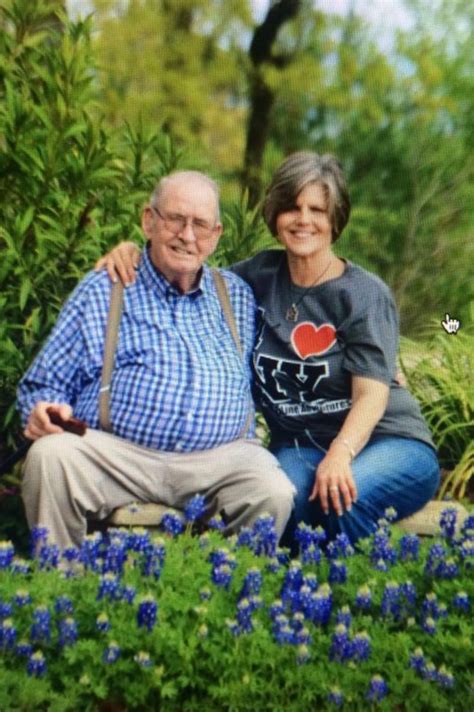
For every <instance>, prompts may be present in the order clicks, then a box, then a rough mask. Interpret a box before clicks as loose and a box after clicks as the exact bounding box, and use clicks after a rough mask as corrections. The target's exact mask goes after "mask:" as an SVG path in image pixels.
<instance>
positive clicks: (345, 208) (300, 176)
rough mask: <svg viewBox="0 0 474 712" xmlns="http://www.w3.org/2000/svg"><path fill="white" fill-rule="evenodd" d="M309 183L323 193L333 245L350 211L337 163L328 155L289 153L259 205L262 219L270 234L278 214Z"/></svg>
mask: <svg viewBox="0 0 474 712" xmlns="http://www.w3.org/2000/svg"><path fill="white" fill-rule="evenodd" d="M310 183H318V184H319V185H321V186H322V187H323V189H324V191H325V193H326V199H327V202H328V205H327V208H328V212H329V219H330V222H331V227H332V241H333V242H335V241H336V240H337V238H338V237H339V235H340V234H341V232H342V231H343V230H344V228H345V226H346V225H347V221H348V220H349V215H350V212H351V201H350V198H349V192H348V190H347V184H346V179H345V177H344V173H343V171H342V166H341V164H340V162H339V161H338V160H337V158H335V157H334V156H332V155H331V154H329V153H326V154H324V155H323V156H320V155H319V154H318V153H314V152H313V151H298V152H297V153H292V154H291V155H290V156H288V158H286V159H285V160H284V161H283V163H282V164H281V165H280V166H279V167H278V168H277V170H276V172H275V174H274V176H273V179H272V181H271V183H270V185H269V186H268V189H267V192H266V194H265V200H264V203H263V217H264V219H265V222H266V223H267V225H268V227H269V228H270V230H271V232H272V234H273V235H276V233H277V230H276V220H277V217H278V215H279V214H280V213H284V212H286V211H287V210H291V209H292V208H293V207H294V205H295V200H296V198H297V196H298V195H299V193H301V191H302V190H303V188H306V186H307V185H309V184H310Z"/></svg>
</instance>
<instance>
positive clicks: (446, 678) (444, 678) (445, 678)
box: [436, 665, 454, 688]
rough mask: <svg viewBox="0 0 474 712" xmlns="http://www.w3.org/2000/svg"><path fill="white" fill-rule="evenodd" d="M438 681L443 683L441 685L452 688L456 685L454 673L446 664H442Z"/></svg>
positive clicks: (438, 673) (437, 676)
mask: <svg viewBox="0 0 474 712" xmlns="http://www.w3.org/2000/svg"><path fill="white" fill-rule="evenodd" d="M436 681H437V682H438V683H439V684H440V685H441V687H447V688H451V687H453V686H454V677H453V674H452V673H451V672H450V671H449V670H448V669H447V668H446V666H445V665H441V667H440V668H439V670H438V672H437V675H436Z"/></svg>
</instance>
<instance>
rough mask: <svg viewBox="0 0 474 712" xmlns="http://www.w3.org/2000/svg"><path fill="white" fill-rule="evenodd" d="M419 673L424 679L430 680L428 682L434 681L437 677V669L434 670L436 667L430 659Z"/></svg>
mask: <svg viewBox="0 0 474 712" xmlns="http://www.w3.org/2000/svg"><path fill="white" fill-rule="evenodd" d="M421 675H422V677H423V679H424V680H430V682H436V680H437V678H438V671H437V670H436V667H435V665H434V663H432V662H431V661H428V662H427V663H426V664H425V666H424V668H423V670H422V671H421Z"/></svg>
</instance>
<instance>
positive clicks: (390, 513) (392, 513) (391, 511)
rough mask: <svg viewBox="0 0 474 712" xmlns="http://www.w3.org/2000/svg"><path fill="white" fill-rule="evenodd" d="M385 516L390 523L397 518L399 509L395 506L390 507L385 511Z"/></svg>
mask: <svg viewBox="0 0 474 712" xmlns="http://www.w3.org/2000/svg"><path fill="white" fill-rule="evenodd" d="M383 516H384V518H385V519H386V520H387V522H390V524H392V523H393V522H394V521H395V520H396V518H397V510H396V509H395V507H388V508H387V509H386V510H385V512H384V513H383Z"/></svg>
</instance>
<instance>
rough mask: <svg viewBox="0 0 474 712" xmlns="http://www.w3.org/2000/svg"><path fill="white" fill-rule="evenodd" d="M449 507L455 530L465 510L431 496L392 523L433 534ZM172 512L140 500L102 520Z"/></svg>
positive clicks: (147, 523)
mask: <svg viewBox="0 0 474 712" xmlns="http://www.w3.org/2000/svg"><path fill="white" fill-rule="evenodd" d="M448 507H453V508H455V509H456V510H457V513H458V516H457V522H456V531H459V528H460V527H461V526H462V524H463V522H464V520H465V519H466V518H467V516H468V511H467V510H466V508H465V507H463V505H462V504H459V502H443V501H439V500H432V501H431V502H428V504H427V505H426V506H425V507H423V509H420V511H419V512H416V514H413V515H412V516H411V517H407V518H406V519H401V520H400V521H399V522H397V523H396V526H397V527H399V528H400V529H402V530H403V531H405V532H407V533H409V534H422V535H423V536H435V535H436V534H438V533H439V531H440V528H439V518H440V516H441V512H442V511H443V509H447V508H448ZM169 511H172V512H175V513H176V514H180V512H179V511H178V510H176V509H172V508H170V507H166V506H165V505H163V504H141V503H139V502H137V503H133V504H130V505H127V506H125V507H119V508H118V509H116V510H114V511H113V512H112V514H111V515H110V516H109V517H108V518H107V520H106V523H107V525H108V526H112V527H147V528H148V527H149V528H155V527H158V526H159V524H160V522H161V520H162V518H163V514H164V513H165V512H169Z"/></svg>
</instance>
